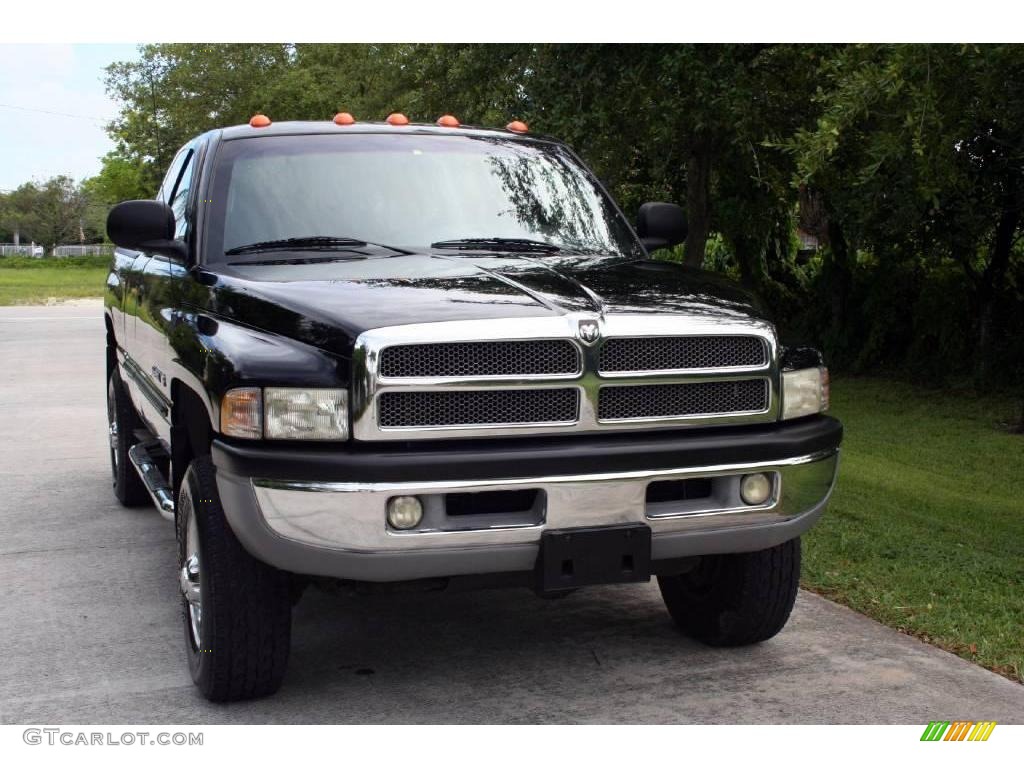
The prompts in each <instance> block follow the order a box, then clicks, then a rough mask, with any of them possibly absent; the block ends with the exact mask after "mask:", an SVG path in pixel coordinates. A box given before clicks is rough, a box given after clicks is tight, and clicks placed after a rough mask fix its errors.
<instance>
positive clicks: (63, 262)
mask: <svg viewBox="0 0 1024 768" xmlns="http://www.w3.org/2000/svg"><path fill="white" fill-rule="evenodd" d="M109 264H110V257H109V256H68V257H66V258H63V259H57V258H53V257H52V256H51V257H46V258H42V259H33V258H31V257H29V256H2V257H0V269H81V268H93V269H95V268H96V267H106V266H107V265H109Z"/></svg>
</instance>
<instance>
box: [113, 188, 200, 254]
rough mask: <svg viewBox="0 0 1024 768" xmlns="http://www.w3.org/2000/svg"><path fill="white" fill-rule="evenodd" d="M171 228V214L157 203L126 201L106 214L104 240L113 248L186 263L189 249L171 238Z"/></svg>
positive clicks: (172, 227) (169, 207)
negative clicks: (157, 255)
mask: <svg viewBox="0 0 1024 768" xmlns="http://www.w3.org/2000/svg"><path fill="white" fill-rule="evenodd" d="M174 229H175V223H174V211H172V210H171V206H169V205H167V203H162V202H160V201H159V200H128V201H126V202H123V203H118V204H117V205H115V206H114V207H113V208H111V209H110V213H109V214H108V215H107V237H109V238H110V239H111V240H113V241H114V244H115V245H119V246H120V247H122V248H128V249H129V250H133V251H147V252H149V253H158V254H161V255H163V256H170V257H171V258H173V259H178V260H179V261H185V259H186V258H187V257H188V246H186V245H185V243H184V242H182V241H181V240H176V239H175V238H174Z"/></svg>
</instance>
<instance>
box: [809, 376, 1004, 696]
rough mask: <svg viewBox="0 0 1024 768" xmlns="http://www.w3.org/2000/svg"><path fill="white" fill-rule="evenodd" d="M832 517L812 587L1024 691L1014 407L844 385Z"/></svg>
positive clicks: (813, 548)
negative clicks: (839, 460) (1020, 685)
mask: <svg viewBox="0 0 1024 768" xmlns="http://www.w3.org/2000/svg"><path fill="white" fill-rule="evenodd" d="M832 396H833V399H832V403H833V407H832V413H833V414H834V415H835V416H836V417H838V418H839V419H841V420H842V421H843V423H844V425H845V427H846V433H845V437H844V443H843V455H842V463H841V467H840V470H839V483H838V485H837V488H836V491H835V495H834V496H833V497H832V504H831V506H830V508H829V510H828V511H827V512H826V513H825V515H824V516H823V518H822V519H821V521H820V523H819V524H818V525H817V526H816V527H815V528H814V529H813V530H812V531H811V533H810V534H808V535H807V537H806V538H805V540H804V543H805V547H804V570H803V583H804V586H805V587H807V588H809V589H811V590H814V591H816V592H819V593H821V594H823V595H825V596H826V597H829V598H831V599H833V600H836V601H837V602H840V603H844V604H846V605H848V606H850V607H851V608H853V609H855V610H857V611H860V612H861V613H865V614H867V615H868V616H871V617H873V618H875V619H877V620H878V621H881V622H883V623H885V624H888V625H890V626H892V627H896V628H897V629H899V630H901V631H903V632H906V633H908V634H913V635H916V636H918V637H920V638H922V639H925V640H927V641H928V642H930V643H933V644H935V645H938V646H940V647H942V648H945V649H947V650H950V651H953V652H954V653H957V654H959V655H961V656H963V657H964V658H967V659H971V660H973V661H975V662H977V663H979V664H981V665H983V666H986V667H988V668H990V669H994V670H996V671H998V672H1000V673H1001V674H1004V675H1006V676H1007V677H1010V678H1011V679H1014V680H1017V681H1019V682H1024V435H1020V434H1011V433H1010V432H1009V431H1008V430H1007V428H1006V423H1007V422H1010V421H1012V419H1013V417H1014V415H1015V414H1016V413H1019V410H1018V409H1019V404H1018V403H1015V402H1014V401H1012V400H1010V399H1003V398H984V397H978V396H977V395H974V394H972V393H970V392H957V391H949V390H946V391H942V392H936V391H932V390H924V389H919V388H916V387H912V386H910V385H907V384H901V383H897V382H891V381H883V380H878V379H851V378H840V379H838V380H836V381H835V382H834V385H833V389H832Z"/></svg>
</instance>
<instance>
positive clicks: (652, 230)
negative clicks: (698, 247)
mask: <svg viewBox="0 0 1024 768" xmlns="http://www.w3.org/2000/svg"><path fill="white" fill-rule="evenodd" d="M636 233H637V234H638V235H640V242H641V243H643V245H644V248H646V249H647V250H648V251H654V250H657V249H658V248H671V247H672V246H673V245H679V244H680V243H681V242H683V241H684V240H686V214H685V213H684V212H683V209H682V208H680V207H679V206H678V205H675V204H674V203H644V204H643V205H641V206H640V212H639V214H637V220H636Z"/></svg>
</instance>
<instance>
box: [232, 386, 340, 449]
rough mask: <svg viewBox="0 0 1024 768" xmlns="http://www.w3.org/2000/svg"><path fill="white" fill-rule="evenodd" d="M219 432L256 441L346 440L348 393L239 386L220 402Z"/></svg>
mask: <svg viewBox="0 0 1024 768" xmlns="http://www.w3.org/2000/svg"><path fill="white" fill-rule="evenodd" d="M220 424H221V432H223V433H224V434H225V435H231V436H233V437H244V438H248V439H256V440H258V439H259V438H261V437H265V438H267V439H268V440H346V439H348V392H347V391H346V390H344V389H291V388H283V387H267V388H266V389H263V390H260V389H259V388H258V387H243V388H240V389H232V390H229V391H228V392H227V394H225V395H224V400H223V401H222V403H221V418H220Z"/></svg>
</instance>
